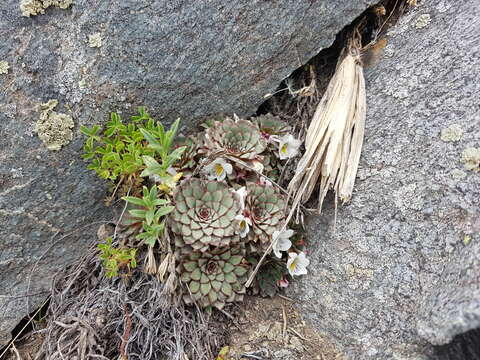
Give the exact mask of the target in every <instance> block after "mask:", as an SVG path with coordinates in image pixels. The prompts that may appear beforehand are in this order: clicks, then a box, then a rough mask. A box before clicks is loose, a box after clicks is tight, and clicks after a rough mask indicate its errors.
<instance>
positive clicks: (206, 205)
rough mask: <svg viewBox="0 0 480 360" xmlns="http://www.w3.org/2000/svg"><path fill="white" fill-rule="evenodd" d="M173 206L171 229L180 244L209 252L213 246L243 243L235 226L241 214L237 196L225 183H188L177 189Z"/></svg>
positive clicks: (194, 181) (198, 180)
mask: <svg viewBox="0 0 480 360" xmlns="http://www.w3.org/2000/svg"><path fill="white" fill-rule="evenodd" d="M174 204H175V209H174V211H173V212H172V213H171V216H170V228H171V230H172V232H173V234H174V235H175V238H176V243H177V244H182V243H183V244H186V245H189V246H191V248H192V249H193V250H194V251H206V250H208V248H209V247H210V246H215V247H216V246H230V245H232V244H235V243H238V242H240V237H239V235H238V234H237V231H236V227H235V217H236V216H237V215H238V214H239V213H240V203H239V200H238V195H237V194H236V193H235V192H234V191H233V189H231V188H229V187H228V186H227V185H226V184H225V183H223V182H217V181H206V180H200V179H196V178H191V179H189V180H186V181H184V182H183V183H182V184H181V185H180V186H179V187H178V188H177V190H176V192H175V194H174ZM177 238H178V239H177Z"/></svg>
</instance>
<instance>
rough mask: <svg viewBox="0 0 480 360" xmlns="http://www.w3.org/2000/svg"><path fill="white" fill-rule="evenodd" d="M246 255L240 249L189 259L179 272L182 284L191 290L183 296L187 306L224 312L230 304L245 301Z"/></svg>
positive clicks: (183, 260) (227, 249)
mask: <svg viewBox="0 0 480 360" xmlns="http://www.w3.org/2000/svg"><path fill="white" fill-rule="evenodd" d="M244 255H245V250H244V249H242V248H241V247H240V246H237V247H233V248H215V249H214V250H212V251H209V252H205V253H202V252H193V253H191V254H190V255H188V256H185V257H184V258H183V259H182V261H181V262H180V265H179V266H178V268H177V271H178V272H179V274H180V280H181V281H182V282H183V283H184V284H185V285H187V286H188V289H186V290H185V291H184V293H183V299H184V301H185V303H186V304H189V303H192V302H193V301H195V302H196V303H197V304H198V305H199V306H201V307H207V306H213V307H216V308H219V309H221V308H223V306H224V305H225V304H226V303H229V302H234V301H242V300H243V294H245V283H246V282H247V277H248V270H249V265H247V263H246V261H245V260H244Z"/></svg>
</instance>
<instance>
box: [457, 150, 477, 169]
mask: <svg viewBox="0 0 480 360" xmlns="http://www.w3.org/2000/svg"><path fill="white" fill-rule="evenodd" d="M461 161H462V162H463V164H464V166H465V169H466V170H472V171H475V172H478V171H480V148H478V149H477V148H474V147H470V148H467V149H465V150H463V152H462V157H461Z"/></svg>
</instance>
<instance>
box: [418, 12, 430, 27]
mask: <svg viewBox="0 0 480 360" xmlns="http://www.w3.org/2000/svg"><path fill="white" fill-rule="evenodd" d="M431 21H432V18H431V17H430V15H429V14H423V15H420V16H419V17H418V19H417V21H416V22H415V27H416V28H417V29H423V28H424V27H426V26H428V24H430V22H431Z"/></svg>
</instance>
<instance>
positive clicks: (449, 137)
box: [440, 124, 463, 142]
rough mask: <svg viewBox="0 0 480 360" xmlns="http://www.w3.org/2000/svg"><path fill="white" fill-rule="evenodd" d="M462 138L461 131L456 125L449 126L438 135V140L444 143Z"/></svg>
mask: <svg viewBox="0 0 480 360" xmlns="http://www.w3.org/2000/svg"><path fill="white" fill-rule="evenodd" d="M462 136H463V130H462V128H461V127H460V125H458V124H453V125H450V126H449V127H447V128H445V129H443V130H442V132H441V134H440V139H442V140H443V141H445V142H448V141H459V140H460V139H461V138H462Z"/></svg>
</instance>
